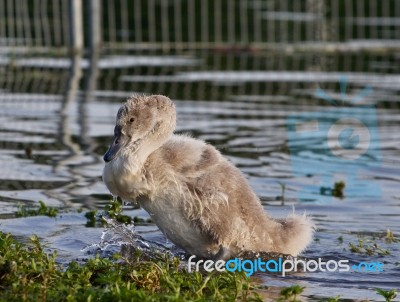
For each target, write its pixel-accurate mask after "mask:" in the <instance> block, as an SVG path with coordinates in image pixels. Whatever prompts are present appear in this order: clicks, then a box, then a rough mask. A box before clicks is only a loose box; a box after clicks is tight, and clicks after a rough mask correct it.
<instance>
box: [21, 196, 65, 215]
mask: <svg viewBox="0 0 400 302" xmlns="http://www.w3.org/2000/svg"><path fill="white" fill-rule="evenodd" d="M39 205H40V206H39V208H38V209H35V208H29V207H26V206H23V205H20V206H19V208H18V211H17V212H16V213H15V216H17V217H28V216H41V215H42V216H49V217H56V216H57V214H58V209H56V208H53V207H49V206H46V204H45V203H44V202H43V201H41V200H39Z"/></svg>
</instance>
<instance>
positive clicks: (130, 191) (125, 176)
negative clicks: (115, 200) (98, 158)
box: [103, 160, 149, 201]
mask: <svg viewBox="0 0 400 302" xmlns="http://www.w3.org/2000/svg"><path fill="white" fill-rule="evenodd" d="M103 181H104V183H105V185H106V186H107V188H108V189H109V190H110V192H111V193H112V194H113V195H114V196H120V197H121V198H122V199H124V200H127V201H135V199H136V197H137V196H139V195H147V194H148V193H149V182H148V180H147V178H146V175H145V174H144V173H143V172H142V170H141V169H130V168H129V167H126V166H124V165H122V164H121V163H120V161H118V160H116V161H111V162H109V163H107V164H106V165H105V167H104V170H103Z"/></svg>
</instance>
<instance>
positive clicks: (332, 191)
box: [319, 181, 346, 199]
mask: <svg viewBox="0 0 400 302" xmlns="http://www.w3.org/2000/svg"><path fill="white" fill-rule="evenodd" d="M345 187H346V183H345V182H344V181H337V182H335V183H334V184H333V188H331V187H320V188H319V193H320V194H321V195H325V196H327V195H331V196H333V197H336V198H340V199H342V198H344V188H345Z"/></svg>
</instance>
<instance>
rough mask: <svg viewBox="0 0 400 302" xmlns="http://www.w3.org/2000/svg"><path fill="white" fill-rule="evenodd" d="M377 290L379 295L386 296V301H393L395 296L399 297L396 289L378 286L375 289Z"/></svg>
mask: <svg viewBox="0 0 400 302" xmlns="http://www.w3.org/2000/svg"><path fill="white" fill-rule="evenodd" d="M375 291H376V293H377V294H378V295H381V296H382V297H384V298H385V301H386V302H391V301H393V299H394V298H396V297H397V292H396V291H395V290H394V289H391V290H384V289H381V288H377V289H375Z"/></svg>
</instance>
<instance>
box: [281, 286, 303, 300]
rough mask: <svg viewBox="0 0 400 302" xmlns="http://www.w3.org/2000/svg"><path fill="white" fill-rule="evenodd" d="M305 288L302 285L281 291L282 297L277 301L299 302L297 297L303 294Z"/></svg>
mask: <svg viewBox="0 0 400 302" xmlns="http://www.w3.org/2000/svg"><path fill="white" fill-rule="evenodd" d="M304 288H305V287H304V286H300V285H292V286H289V287H285V288H283V289H282V290H281V292H280V297H279V298H278V300H277V301H290V302H298V301H300V300H297V296H298V295H300V294H302V293H303V291H304Z"/></svg>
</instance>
